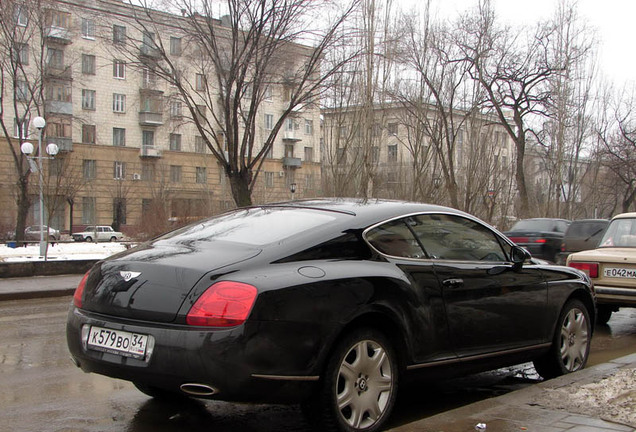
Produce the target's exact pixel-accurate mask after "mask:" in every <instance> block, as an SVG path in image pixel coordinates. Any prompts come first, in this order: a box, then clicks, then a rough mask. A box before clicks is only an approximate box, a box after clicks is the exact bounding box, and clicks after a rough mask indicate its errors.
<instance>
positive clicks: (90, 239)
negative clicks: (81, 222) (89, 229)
mask: <svg viewBox="0 0 636 432" xmlns="http://www.w3.org/2000/svg"><path fill="white" fill-rule="evenodd" d="M84 240H86V241H87V242H89V243H90V242H92V241H93V238H92V237H91V236H86V238H85V239H84Z"/></svg>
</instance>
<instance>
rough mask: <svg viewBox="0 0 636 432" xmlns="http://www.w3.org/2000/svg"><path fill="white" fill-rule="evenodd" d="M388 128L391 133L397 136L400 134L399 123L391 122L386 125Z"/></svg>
mask: <svg viewBox="0 0 636 432" xmlns="http://www.w3.org/2000/svg"><path fill="white" fill-rule="evenodd" d="M386 129H387V131H388V133H389V135H393V136H397V134H398V124H397V123H389V124H388V125H387V126H386Z"/></svg>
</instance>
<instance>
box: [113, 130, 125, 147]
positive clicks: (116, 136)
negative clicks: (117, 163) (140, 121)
mask: <svg viewBox="0 0 636 432" xmlns="http://www.w3.org/2000/svg"><path fill="white" fill-rule="evenodd" d="M113 146H115V147H125V146H126V129H124V128H113Z"/></svg>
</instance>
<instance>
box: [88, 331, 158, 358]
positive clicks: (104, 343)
mask: <svg viewBox="0 0 636 432" xmlns="http://www.w3.org/2000/svg"><path fill="white" fill-rule="evenodd" d="M147 346H148V336H147V335H142V334H138V333H130V332H126V331H122V330H112V329H107V328H102V327H95V326H93V327H91V331H90V333H89V334H88V347H89V348H92V349H94V350H97V351H104V352H107V353H111V354H119V355H122V356H125V357H133V358H137V359H142V358H144V356H145V355H146V347H147Z"/></svg>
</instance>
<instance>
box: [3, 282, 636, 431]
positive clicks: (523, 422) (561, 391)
mask: <svg viewBox="0 0 636 432" xmlns="http://www.w3.org/2000/svg"><path fill="white" fill-rule="evenodd" d="M81 278H82V275H64V276H46V277H30V278H9V279H0V301H3V300H17V299H30V298H38V297H55V296H66V295H68V296H70V295H72V294H73V292H74V290H75V288H76V287H77V285H78V283H79V281H80V280H81ZM625 373H626V374H627V376H628V377H629V380H631V382H636V353H634V354H631V355H628V356H625V357H622V358H619V359H616V360H613V361H611V362H609V363H604V364H600V365H597V366H593V367H590V368H586V369H584V370H582V371H579V372H576V373H573V374H569V375H565V376H562V377H560V378H556V379H553V380H550V381H545V382H542V383H539V384H534V385H532V386H529V387H526V388H523V389H521V390H517V391H514V392H511V393H508V394H505V395H502V396H498V397H494V398H491V399H486V400H482V401H479V402H476V403H473V404H470V405H466V406H463V407H461V408H457V409H454V410H450V411H447V412H444V413H441V414H437V415H434V416H431V417H428V418H425V419H422V420H418V421H415V422H412V423H409V424H406V425H403V426H399V427H397V428H393V429H391V431H392V432H472V431H475V430H479V429H475V427H476V426H477V425H478V424H480V423H481V424H484V425H485V426H486V429H485V431H486V432H513V431H529V432H565V431H568V432H605V431H607V432H636V386H634V385H632V386H631V392H629V394H627V395H626V396H625V397H627V398H628V399H627V403H628V404H631V409H630V410H629V411H630V413H629V416H630V421H629V425H627V424H620V423H617V422H612V421H606V420H603V419H601V418H599V416H598V415H595V414H594V413H593V412H586V413H585V414H582V413H581V411H583V412H585V407H584V406H583V407H582V408H581V407H578V408H577V409H576V410H575V409H568V408H567V407H568V406H569V405H571V404H568V403H564V404H563V407H564V408H562V407H560V406H559V403H558V401H559V398H561V399H563V400H564V402H568V401H567V399H569V398H570V396H571V395H573V394H574V393H575V392H576V391H578V390H579V389H581V388H582V387H595V386H594V384H600V386H596V387H603V386H604V385H609V386H611V385H612V379H613V378H614V377H619V376H620V375H621V374H625ZM621 379H622V378H621ZM628 382H629V381H628ZM564 395H565V396H564ZM555 400H556V401H557V403H556V405H557V407H555V406H554V405H555V402H554V401H555ZM547 401H551V403H547ZM623 402H625V401H623ZM614 403H616V401H608V404H614ZM616 404H617V403H616Z"/></svg>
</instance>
